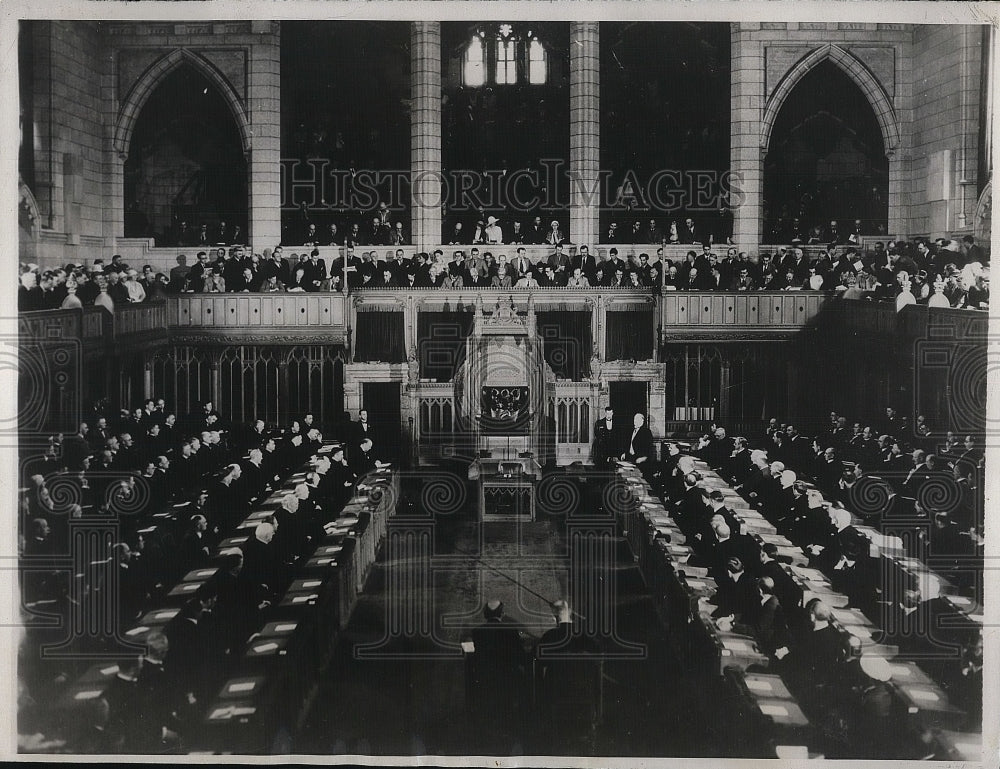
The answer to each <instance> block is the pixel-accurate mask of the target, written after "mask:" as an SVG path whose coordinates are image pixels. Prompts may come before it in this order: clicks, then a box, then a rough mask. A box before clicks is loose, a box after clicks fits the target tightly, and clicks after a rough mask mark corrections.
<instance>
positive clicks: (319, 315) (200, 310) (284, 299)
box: [169, 294, 347, 328]
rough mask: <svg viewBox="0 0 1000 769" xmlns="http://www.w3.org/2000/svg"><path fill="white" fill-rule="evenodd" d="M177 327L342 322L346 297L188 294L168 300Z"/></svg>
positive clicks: (329, 323) (229, 326)
mask: <svg viewBox="0 0 1000 769" xmlns="http://www.w3.org/2000/svg"><path fill="white" fill-rule="evenodd" d="M169 301H170V302H171V305H172V307H171V310H170V312H169V316H170V319H171V323H172V324H173V325H176V326H178V327H183V328H187V327H192V326H200V327H203V328H253V327H265V328H266V327H268V326H278V327H285V326H343V325H344V323H345V322H346V318H347V308H346V301H347V300H346V299H345V297H343V296H341V295H339V294H336V295H325V294H324V295H315V294H205V295H199V294H187V295H184V296H179V297H174V298H171V299H170V300H169Z"/></svg>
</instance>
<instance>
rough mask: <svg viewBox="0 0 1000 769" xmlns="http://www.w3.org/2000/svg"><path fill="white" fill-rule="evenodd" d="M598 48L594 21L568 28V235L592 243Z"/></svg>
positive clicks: (598, 119)
mask: <svg viewBox="0 0 1000 769" xmlns="http://www.w3.org/2000/svg"><path fill="white" fill-rule="evenodd" d="M600 109H601V50H600V33H599V27H598V23H597V22H596V21H575V22H573V23H571V24H570V30H569V170H570V196H569V202H570V223H569V237H570V239H571V240H572V241H573V242H574V243H577V244H581V245H583V244H586V245H590V246H593V245H594V244H595V243H596V242H597V239H598V213H599V212H598V204H599V203H600V195H599V192H600V174H599V172H600V167H601V113H600Z"/></svg>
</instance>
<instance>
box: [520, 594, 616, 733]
mask: <svg viewBox="0 0 1000 769" xmlns="http://www.w3.org/2000/svg"><path fill="white" fill-rule="evenodd" d="M552 613H553V615H554V616H555V619H556V622H557V623H558V624H557V625H556V626H555V627H554V628H552V629H551V630H548V631H546V632H545V633H544V634H543V635H542V637H541V639H539V641H538V646H537V647H535V671H536V676H537V692H538V706H539V711H540V713H539V715H540V716H541V717H542V718H543V719H544V722H545V725H546V728H547V729H548V730H550V732H551V733H552V734H555V735H556V736H559V737H564V738H566V739H572V737H573V735H579V734H581V732H582V733H584V734H586V733H588V732H589V730H590V729H591V728H593V726H594V720H595V718H596V715H597V706H598V698H599V694H600V681H601V660H600V656H599V653H600V648H599V647H598V645H597V643H596V642H595V641H594V639H593V638H591V637H589V636H587V635H585V634H584V633H583V628H581V627H579V626H578V625H577V624H576V623H574V622H573V612H572V610H571V609H570V607H569V604H568V603H566V601H556V602H555V603H553V604H552ZM561 747H563V746H561ZM563 749H567V748H566V747H563Z"/></svg>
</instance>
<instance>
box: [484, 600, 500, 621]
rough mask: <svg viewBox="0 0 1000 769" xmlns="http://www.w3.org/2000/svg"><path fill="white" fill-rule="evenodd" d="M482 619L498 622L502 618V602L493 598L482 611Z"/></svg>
mask: <svg viewBox="0 0 1000 769" xmlns="http://www.w3.org/2000/svg"><path fill="white" fill-rule="evenodd" d="M483 617H484V619H487V620H498V619H500V618H502V617H503V601H501V600H500V599H498V598H494V599H493V600H491V601H489V602H488V603H487V604H486V607H485V608H484V609H483Z"/></svg>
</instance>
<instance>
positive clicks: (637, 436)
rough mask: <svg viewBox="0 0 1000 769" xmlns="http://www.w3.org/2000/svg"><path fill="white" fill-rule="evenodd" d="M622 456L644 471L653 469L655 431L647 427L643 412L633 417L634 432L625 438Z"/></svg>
mask: <svg viewBox="0 0 1000 769" xmlns="http://www.w3.org/2000/svg"><path fill="white" fill-rule="evenodd" d="M621 458H622V459H624V460H626V461H628V462H632V463H634V464H636V465H638V466H639V468H640V469H641V470H642V471H643V472H645V471H646V470H647V469H651V468H652V466H653V464H654V461H655V460H656V449H655V448H654V447H653V433H651V432H650V431H649V428H648V427H646V418H645V417H644V416H643V415H642V414H636V415H635V416H634V417H632V432H631V434H630V435H629V436H628V437H627V438H626V439H625V442H624V446H623V447H622V454H621Z"/></svg>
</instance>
